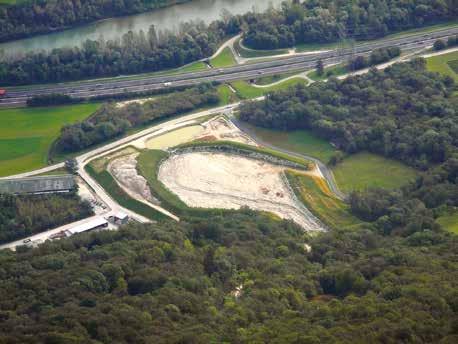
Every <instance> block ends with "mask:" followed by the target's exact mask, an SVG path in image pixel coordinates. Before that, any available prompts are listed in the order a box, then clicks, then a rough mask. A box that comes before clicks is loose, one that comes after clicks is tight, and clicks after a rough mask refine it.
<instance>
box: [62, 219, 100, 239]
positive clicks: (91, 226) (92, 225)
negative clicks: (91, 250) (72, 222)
mask: <svg viewBox="0 0 458 344" xmlns="http://www.w3.org/2000/svg"><path fill="white" fill-rule="evenodd" d="M107 227H108V221H107V220H105V219H104V218H103V217H97V218H95V219H92V220H89V221H87V222H85V223H82V224H79V225H77V226H75V227H73V228H70V229H67V230H66V233H67V235H68V236H71V235H73V234H78V233H83V232H88V231H92V230H95V229H102V228H107Z"/></svg>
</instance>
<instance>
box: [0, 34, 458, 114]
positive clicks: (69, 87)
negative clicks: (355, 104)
mask: <svg viewBox="0 0 458 344" xmlns="http://www.w3.org/2000/svg"><path fill="white" fill-rule="evenodd" d="M455 35H458V27H454V28H450V29H442V30H437V31H434V32H430V33H419V34H411V35H406V36H402V37H397V38H390V39H382V40H378V41H373V42H367V43H363V44H358V45H356V46H355V47H354V48H347V49H342V50H332V51H317V52H313V53H307V54H295V55H291V56H287V57H282V58H276V59H271V60H269V61H262V62H255V63H248V64H244V65H237V66H234V67H229V68H219V69H216V68H213V69H209V70H206V71H201V72H193V73H184V74H175V75H163V76H150V77H145V76H142V75H139V76H138V78H133V77H130V78H129V79H128V80H126V79H124V78H118V79H106V80H103V79H99V80H93V81H87V82H81V83H64V84H57V85H46V86H31V87H29V88H21V89H20V90H16V89H11V90H10V91H9V92H8V94H7V96H6V97H4V98H3V99H2V101H1V102H0V105H1V106H17V105H23V104H25V102H26V101H27V99H28V98H30V97H33V96H36V95H43V94H50V93H60V94H67V95H70V96H72V97H76V98H91V97H97V96H111V95H117V94H125V93H135V92H146V91H152V90H159V89H164V88H172V87H180V86H192V85H197V84H200V83H204V82H230V81H234V80H247V79H255V78H258V77H260V76H264V75H273V74H279V73H285V72H292V71H303V70H307V69H312V68H314V67H315V65H316V62H317V60H319V59H321V60H322V61H323V62H324V63H325V64H335V63H339V62H342V61H346V60H348V58H349V57H350V56H352V55H354V54H357V55H365V54H369V53H370V52H371V51H372V50H374V49H376V48H381V47H387V46H398V47H400V48H401V49H402V50H403V51H404V52H406V51H408V52H411V51H414V50H421V49H423V48H425V47H429V46H431V45H432V44H433V43H434V41H435V40H437V39H447V38H448V37H450V36H455Z"/></svg>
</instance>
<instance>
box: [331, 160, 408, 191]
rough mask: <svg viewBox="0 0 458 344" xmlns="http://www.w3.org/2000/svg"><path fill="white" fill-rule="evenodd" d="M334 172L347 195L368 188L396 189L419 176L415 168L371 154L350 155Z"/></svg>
mask: <svg viewBox="0 0 458 344" xmlns="http://www.w3.org/2000/svg"><path fill="white" fill-rule="evenodd" d="M333 172H334V176H335V179H336V181H337V184H338V185H339V187H340V189H341V190H342V191H343V192H347V193H348V192H351V191H353V190H363V189H366V188H368V187H379V188H386V189H395V188H398V187H400V186H402V185H404V184H406V183H408V182H409V181H411V180H413V179H415V177H416V175H417V172H416V171H415V170H414V169H413V168H410V167H408V166H406V165H404V164H402V163H400V162H398V161H395V160H391V159H387V158H384V157H382V156H379V155H375V154H371V153H358V154H354V155H350V156H349V157H347V158H345V159H344V160H343V161H342V162H341V163H339V164H338V165H337V166H336V167H335V168H334V169H333Z"/></svg>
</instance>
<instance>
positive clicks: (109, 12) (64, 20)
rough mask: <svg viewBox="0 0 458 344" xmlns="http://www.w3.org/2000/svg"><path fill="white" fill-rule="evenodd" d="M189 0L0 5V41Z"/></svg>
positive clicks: (36, 0) (42, 0)
mask: <svg viewBox="0 0 458 344" xmlns="http://www.w3.org/2000/svg"><path fill="white" fill-rule="evenodd" d="M186 1H189V0H122V1H113V0H67V1H58V0H31V1H19V2H18V3H17V4H15V5H12V6H9V7H6V8H2V7H0V42H2V41H7V40H12V39H18V38H24V37H29V36H31V35H36V34H44V33H48V32H53V31H56V30H63V29H67V28H69V27H72V26H76V25H81V24H84V23H89V22H92V21H95V20H99V19H104V18H111V17H117V16H123V15H129V14H135V13H140V12H146V11H148V10H151V9H156V8H160V7H166V6H170V5H174V4H177V3H183V2H186Z"/></svg>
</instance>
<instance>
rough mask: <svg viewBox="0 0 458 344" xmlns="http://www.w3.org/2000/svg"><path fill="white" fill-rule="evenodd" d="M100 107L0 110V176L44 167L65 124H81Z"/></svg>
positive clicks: (74, 106) (93, 104)
mask: <svg viewBox="0 0 458 344" xmlns="http://www.w3.org/2000/svg"><path fill="white" fill-rule="evenodd" d="M99 106H100V104H95V103H90V104H78V105H68V106H56V107H40V108H17V109H2V110H0V176H7V175H11V174H16V173H21V172H25V171H30V170H33V169H37V168H41V167H44V166H46V164H47V158H48V151H49V149H50V147H51V145H52V143H53V141H54V140H55V139H56V138H57V137H58V136H59V133H60V129H61V128H62V126H64V125H65V124H70V123H74V122H76V121H81V120H83V119H85V118H86V117H88V116H89V115H91V114H92V113H93V112H94V111H95V110H96V109H97V108H98V107H99Z"/></svg>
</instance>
